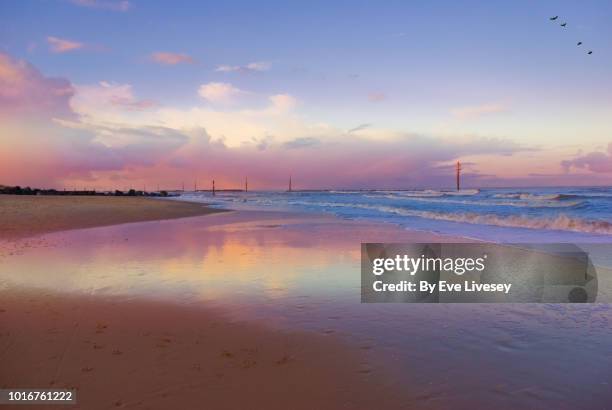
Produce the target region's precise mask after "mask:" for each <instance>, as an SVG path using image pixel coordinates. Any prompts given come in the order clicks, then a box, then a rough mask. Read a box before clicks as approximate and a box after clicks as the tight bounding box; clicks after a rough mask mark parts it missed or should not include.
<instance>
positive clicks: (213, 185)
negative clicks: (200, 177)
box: [213, 179, 215, 196]
mask: <svg viewBox="0 0 612 410" xmlns="http://www.w3.org/2000/svg"><path fill="white" fill-rule="evenodd" d="M213 196H215V180H214V179H213Z"/></svg>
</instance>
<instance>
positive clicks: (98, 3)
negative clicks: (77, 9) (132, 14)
mask: <svg viewBox="0 0 612 410" xmlns="http://www.w3.org/2000/svg"><path fill="white" fill-rule="evenodd" d="M71 3H72V4H74V5H77V6H81V7H89V8H92V9H102V10H111V11H121V12H126V11H128V10H129V9H130V8H131V7H132V5H131V3H130V2H129V1H127V0H120V1H104V0H71Z"/></svg>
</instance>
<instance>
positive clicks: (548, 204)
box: [365, 195, 584, 208]
mask: <svg viewBox="0 0 612 410" xmlns="http://www.w3.org/2000/svg"><path fill="white" fill-rule="evenodd" d="M365 197H367V198H380V197H376V196H373V195H365ZM383 198H386V199H390V200H402V201H414V202H425V203H436V204H458V205H478V206H511V207H516V208H574V207H577V206H579V205H582V204H584V201H567V202H560V201H552V200H548V201H543V200H537V201H525V202H521V201H503V200H501V201H500V200H489V201H486V200H471V199H464V200H461V199H445V198H443V197H429V198H428V197H404V196H397V195H385V196H384V197H383Z"/></svg>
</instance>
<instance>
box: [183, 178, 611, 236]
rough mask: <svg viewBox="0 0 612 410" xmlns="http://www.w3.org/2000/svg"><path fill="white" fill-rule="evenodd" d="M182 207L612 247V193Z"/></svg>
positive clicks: (366, 193) (387, 193)
mask: <svg viewBox="0 0 612 410" xmlns="http://www.w3.org/2000/svg"><path fill="white" fill-rule="evenodd" d="M175 199H179V200H187V201H197V202H205V203H209V204H211V205H212V206H214V207H219V208H228V209H249V210H254V209H255V210H282V211H299V212H314V213H328V214H333V215H336V216H338V217H340V218H346V219H354V220H366V221H376V222H385V223H392V224H397V225H400V226H402V227H404V228H406V229H412V230H421V231H429V232H434V233H438V234H446V235H452V236H461V237H465V238H472V239H479V240H485V241H491V242H499V243H519V242H520V243H551V242H552V243H559V242H564V243H565V242H568V243H610V242H612V187H586V188H585V187H563V188H555V187H546V188H540V187H538V188H496V189H464V190H459V191H454V190H434V189H422V190H322V191H293V192H279V191H276V192H274V191H253V192H227V191H226V192H223V191H220V192H217V193H216V195H215V196H213V195H212V193H211V192H183V193H181V194H180V196H179V197H177V198H175Z"/></svg>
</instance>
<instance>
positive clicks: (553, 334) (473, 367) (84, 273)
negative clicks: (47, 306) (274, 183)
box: [0, 212, 612, 408]
mask: <svg viewBox="0 0 612 410" xmlns="http://www.w3.org/2000/svg"><path fill="white" fill-rule="evenodd" d="M436 240H443V241H454V239H453V238H448V237H446V238H445V237H435V236H434V235H432V234H428V233H420V232H410V231H405V230H402V229H399V228H395V227H393V226H381V225H374V224H365V223H358V222H349V221H342V220H338V219H334V218H331V217H326V216H315V215H296V214H284V213H272V212H270V213H266V212H231V213H225V214H218V215H213V216H207V217H197V218H188V219H181V220H173V221H163V222H149V223H137V224H128V225H121V226H114V227H106V228H96V229H89V230H81V231H74V232H65V233H58V234H53V235H48V236H47V237H45V241H46V242H45V243H46V244H47V245H48V246H47V247H32V248H27V249H21V250H20V252H17V253H18V254H16V255H12V256H7V257H4V258H2V259H0V263H1V265H0V266H1V269H2V275H1V276H0V281H1V282H0V285H1V286H2V287H3V288H4V289H10V288H16V287H28V288H41V289H44V290H45V291H46V292H48V291H61V292H67V293H73V294H75V295H79V294H83V293H85V294H89V295H96V296H100V297H102V296H104V297H117V296H121V297H123V298H143V297H144V298H147V299H152V300H160V301H167V302H172V303H178V304H179V305H184V306H188V307H199V306H206V307H208V308H213V309H218V310H220V311H222V312H223V315H224V317H226V318H227V320H229V321H248V322H252V323H263V324H265V325H267V326H270V327H273V328H277V329H283V330H291V331H295V330H298V331H304V330H306V331H310V332H315V333H318V334H320V335H322V336H324V337H327V336H330V335H333V336H335V337H334V340H341V341H344V342H346V343H347V346H353V347H358V348H360V349H359V350H360V351H362V352H364V354H365V355H366V356H367V358H368V366H369V367H368V371H372V372H377V374H381V373H385V374H387V375H388V378H389V382H388V383H389V385H390V386H391V387H392V390H393V391H395V392H396V394H399V393H397V392H406V394H408V396H409V398H408V399H406V400H407V402H406V403H407V404H412V405H414V406H418V407H419V408H438V407H442V408H444V407H448V406H449V405H451V404H452V405H453V406H454V407H457V406H459V407H461V406H463V407H469V406H476V405H484V404H486V403H492V402H494V403H496V404H497V407H501V408H504V407H507V408H516V407H529V408H538V407H553V406H555V407H566V408H576V407H581V408H582V407H585V404H587V406H586V407H590V405H593V406H599V407H601V405H602V404H604V403H609V399H610V394H609V391H610V387H611V386H610V383H611V382H612V381H611V380H610V374H609V371H608V370H609V366H608V364H609V363H610V360H611V359H612V350H611V348H610V344H609V340H610V339H611V338H612V324H611V323H610V319H611V318H612V315H611V310H610V308H609V305H586V306H568V305H461V306H457V305H452V304H449V305H415V304H385V305H363V304H360V303H359V300H360V289H359V286H360V273H359V261H360V255H359V249H360V247H359V244H360V243H361V242H366V241H367V242H411V241H412V242H429V241H436ZM580 346H583V347H584V348H580ZM602 358H603V359H604V360H602ZM322 360H323V359H322ZM341 385H342V384H341ZM342 386H344V385H342ZM347 388H348V387H347ZM396 397H397V396H396ZM585 397H587V398H585ZM389 400H391V399H389ZM500 403H501V404H500Z"/></svg>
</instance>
